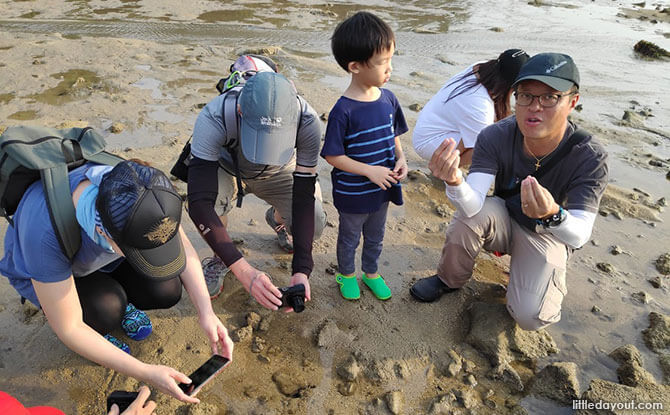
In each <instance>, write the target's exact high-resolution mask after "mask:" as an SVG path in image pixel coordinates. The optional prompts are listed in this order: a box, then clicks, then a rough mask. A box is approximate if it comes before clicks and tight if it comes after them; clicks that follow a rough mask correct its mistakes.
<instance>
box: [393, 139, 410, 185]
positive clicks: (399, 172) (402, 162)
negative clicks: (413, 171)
mask: <svg viewBox="0 0 670 415" xmlns="http://www.w3.org/2000/svg"><path fill="white" fill-rule="evenodd" d="M395 159H396V161H395V167H394V168H393V173H394V174H395V178H396V179H397V180H398V181H401V180H403V179H405V177H407V172H408V168H407V159H405V153H403V151H402V144H401V143H400V137H397V136H396V138H395Z"/></svg>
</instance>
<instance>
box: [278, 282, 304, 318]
mask: <svg viewBox="0 0 670 415" xmlns="http://www.w3.org/2000/svg"><path fill="white" fill-rule="evenodd" d="M279 291H281V295H282V297H281V305H280V306H279V307H280V308H281V307H293V311H295V312H296V313H300V312H302V311H303V310H304V309H305V285H304V284H298V285H293V286H290V287H284V288H280V289H279Z"/></svg>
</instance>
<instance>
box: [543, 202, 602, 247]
mask: <svg viewBox="0 0 670 415" xmlns="http://www.w3.org/2000/svg"><path fill="white" fill-rule="evenodd" d="M565 215H566V217H565V220H564V221H563V222H562V223H561V224H560V225H558V226H557V227H555V228H549V232H551V234H552V235H554V236H555V237H556V238H558V240H560V241H561V242H563V243H564V244H566V245H568V246H569V247H571V248H575V249H577V248H581V247H582V246H583V245H584V244H585V243H586V242H588V240H589V238H590V237H591V231H592V230H593V223H594V222H595V221H596V214H595V213H594V212H587V211H585V210H578V209H573V210H571V211H567V210H566V211H565Z"/></svg>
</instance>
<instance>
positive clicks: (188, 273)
mask: <svg viewBox="0 0 670 415" xmlns="http://www.w3.org/2000/svg"><path fill="white" fill-rule="evenodd" d="M69 182H70V183H69V184H70V190H71V192H72V201H73V204H74V207H75V214H76V219H77V223H78V224H79V227H80V233H81V247H80V248H79V250H78V251H77V253H76V254H75V256H74V257H73V258H72V259H71V260H70V259H69V258H68V257H67V256H66V254H65V253H64V252H63V251H62V249H61V247H60V244H59V242H58V238H57V236H56V233H55V231H54V228H53V225H52V224H51V219H50V216H49V210H48V208H47V203H46V201H45V195H44V191H43V189H42V183H41V181H37V182H35V183H34V184H33V185H31V186H30V187H29V188H28V189H27V190H26V192H25V193H24V195H23V197H22V199H21V203H20V204H19V207H18V208H17V210H16V213H15V214H14V217H13V225H11V226H8V228H7V232H6V233H5V252H4V257H3V258H2V260H0V273H2V274H3V275H4V276H6V277H7V278H8V279H9V282H10V284H11V285H12V286H13V287H14V288H15V289H16V291H17V292H18V293H19V294H20V295H21V296H22V297H23V298H25V299H27V300H29V301H30V302H32V303H33V304H35V305H36V306H38V307H41V308H42V310H43V311H44V314H45V315H46V317H47V319H48V320H49V324H50V326H51V327H52V329H53V331H54V332H55V333H56V335H57V336H58V338H59V339H60V340H61V341H62V342H63V343H64V344H65V345H66V346H67V347H69V348H70V349H71V350H73V351H74V352H76V353H78V354H80V355H81V356H83V357H85V358H87V359H89V360H92V361H94V362H96V363H98V364H100V365H102V366H105V367H108V368H110V369H113V370H116V371H119V372H121V373H124V374H126V375H129V376H132V377H134V378H136V379H139V380H141V381H144V382H147V383H151V384H152V385H153V386H155V387H157V388H158V389H160V390H161V391H162V392H164V393H167V394H169V395H172V396H173V397H175V398H177V399H179V400H182V401H185V402H192V403H196V402H198V400H197V399H195V398H192V397H190V396H187V395H186V394H185V393H184V392H183V391H182V389H181V388H180V387H179V386H178V383H181V382H183V383H189V382H190V381H189V379H188V377H187V376H186V375H185V374H183V373H180V372H178V371H177V370H175V369H172V368H170V367H167V366H162V365H151V364H146V363H143V362H141V361H139V360H137V359H135V358H134V357H132V356H131V355H130V348H129V346H128V345H127V344H125V343H124V342H123V341H121V340H119V339H117V338H116V337H113V336H111V335H110V334H109V333H110V332H112V331H115V332H116V331H121V330H120V329H123V331H124V332H125V333H126V335H127V336H128V337H130V338H131V339H133V340H141V339H142V338H144V337H146V336H147V335H149V333H150V332H151V322H150V320H149V319H148V317H147V316H146V314H145V313H144V312H143V311H140V310H149V309H162V308H169V307H172V306H173V305H175V304H176V303H177V302H178V301H179V300H180V298H181V293H182V285H183V287H184V288H186V291H187V292H188V294H189V296H190V298H191V301H192V302H193V304H194V306H195V308H196V310H197V311H198V321H199V323H200V327H201V328H202V330H203V331H204V332H205V334H206V336H207V338H208V340H209V342H210V346H211V349H212V352H213V353H219V354H221V355H223V356H225V357H228V358H229V359H230V358H231V357H232V351H233V343H232V341H231V340H230V338H229V337H228V333H227V331H226V329H225V327H224V326H223V324H222V323H221V321H220V320H219V318H218V317H217V316H216V314H215V313H214V311H213V309H212V304H211V301H210V299H209V295H208V293H207V287H206V285H205V280H204V277H203V274H202V269H201V268H200V261H199V258H198V255H197V253H196V252H195V249H194V248H193V246H192V245H191V243H190V242H189V240H188V239H187V238H186V235H185V233H184V231H183V230H182V229H181V226H180V222H181V213H182V200H181V197H180V196H179V194H178V193H177V192H176V190H175V189H174V187H173V186H172V184H171V183H170V180H169V179H168V178H167V177H166V176H165V175H164V174H163V173H161V172H160V171H159V170H157V169H154V168H152V167H149V166H146V165H143V164H139V163H136V162H133V161H124V162H121V163H119V164H118V165H116V166H115V167H114V168H112V167H110V166H100V165H94V164H91V163H87V164H85V165H83V166H81V167H78V168H76V169H74V170H72V171H71V172H70V173H69ZM131 303H132V304H131ZM133 304H134V306H133ZM135 307H137V308H135ZM138 309H139V310H138ZM115 346H116V347H115ZM124 352H125V353H124Z"/></svg>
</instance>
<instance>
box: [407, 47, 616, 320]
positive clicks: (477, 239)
mask: <svg viewBox="0 0 670 415" xmlns="http://www.w3.org/2000/svg"><path fill="white" fill-rule="evenodd" d="M513 88H514V96H515V99H516V102H515V110H516V115H515V116H512V117H509V118H506V119H504V120H502V121H499V122H497V123H496V124H494V125H491V126H489V127H487V128H486V129H484V130H482V132H481V133H480V134H479V137H478V139H477V144H476V146H475V151H474V155H473V160H472V166H471V168H470V173H469V175H468V177H467V180H463V176H462V173H461V171H460V170H459V169H458V164H459V152H458V150H457V149H456V143H455V142H454V141H453V140H451V139H449V140H445V141H444V142H443V143H442V144H441V145H440V147H439V148H438V150H437V151H436V152H435V154H434V155H433V157H432V159H431V161H430V165H429V167H430V169H431V172H432V173H433V174H434V175H435V176H436V177H438V178H440V179H442V180H444V181H445V183H446V187H447V190H446V192H447V196H448V197H449V199H450V200H451V201H452V202H453V203H454V205H455V206H456V207H457V213H456V214H455V215H454V219H453V220H452V222H451V223H450V224H449V227H448V228H447V238H446V241H445V244H444V247H443V250H442V256H441V258H440V262H439V265H438V269H437V274H436V275H433V276H432V277H428V278H424V279H421V280H419V281H418V282H417V283H415V284H414V285H413V286H412V287H411V289H410V292H411V294H412V295H413V296H414V297H415V298H416V299H418V300H419V301H424V302H431V301H435V300H437V299H438V298H440V297H441V296H442V295H443V294H445V293H448V292H452V291H455V290H457V289H458V288H460V287H462V286H463V285H465V283H467V281H468V280H469V279H470V277H471V275H472V269H473V266H474V263H475V258H476V256H477V255H478V254H479V252H480V250H481V249H482V248H484V249H485V250H487V251H498V252H500V253H504V254H510V255H511V262H510V282H509V286H508V288H507V309H508V310H509V312H510V314H511V315H512V317H513V318H514V319H515V320H516V322H517V323H518V324H519V326H520V327H521V328H523V329H525V330H537V329H540V328H542V327H545V326H547V325H549V324H552V323H555V322H557V321H559V320H560V318H561V303H562V301H563V298H564V296H565V294H566V293H567V288H566V281H565V269H566V262H567V259H568V256H569V254H570V253H571V252H572V250H573V249H576V248H579V247H581V246H582V245H583V244H584V243H586V241H588V239H589V237H590V235H591V230H592V228H593V223H594V221H595V218H596V213H597V211H598V205H599V203H600V198H601V196H602V193H603V191H604V189H605V186H606V184H607V175H608V168H607V154H606V152H605V151H604V149H603V148H602V147H601V146H600V145H599V144H598V143H597V142H596V141H595V140H593V139H592V138H591V136H590V135H589V134H588V133H586V132H584V131H583V130H578V129H577V126H575V125H574V124H573V123H572V122H571V121H569V120H568V115H569V114H570V112H571V111H572V109H573V108H574V107H575V105H576V104H577V101H578V100H579V72H578V70H577V67H576V65H575V64H574V62H573V60H572V58H570V57H569V56H568V55H564V54H559V53H541V54H538V55H535V56H533V57H532V58H530V59H529V60H528V62H527V63H526V64H525V65H524V66H523V67H522V68H521V71H520V73H519V75H518V76H517V78H516V81H515V82H514V85H513ZM493 183H495V191H494V195H493V196H491V197H487V196H486V194H487V191H488V189H489V187H490V186H491V184H493Z"/></svg>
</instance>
